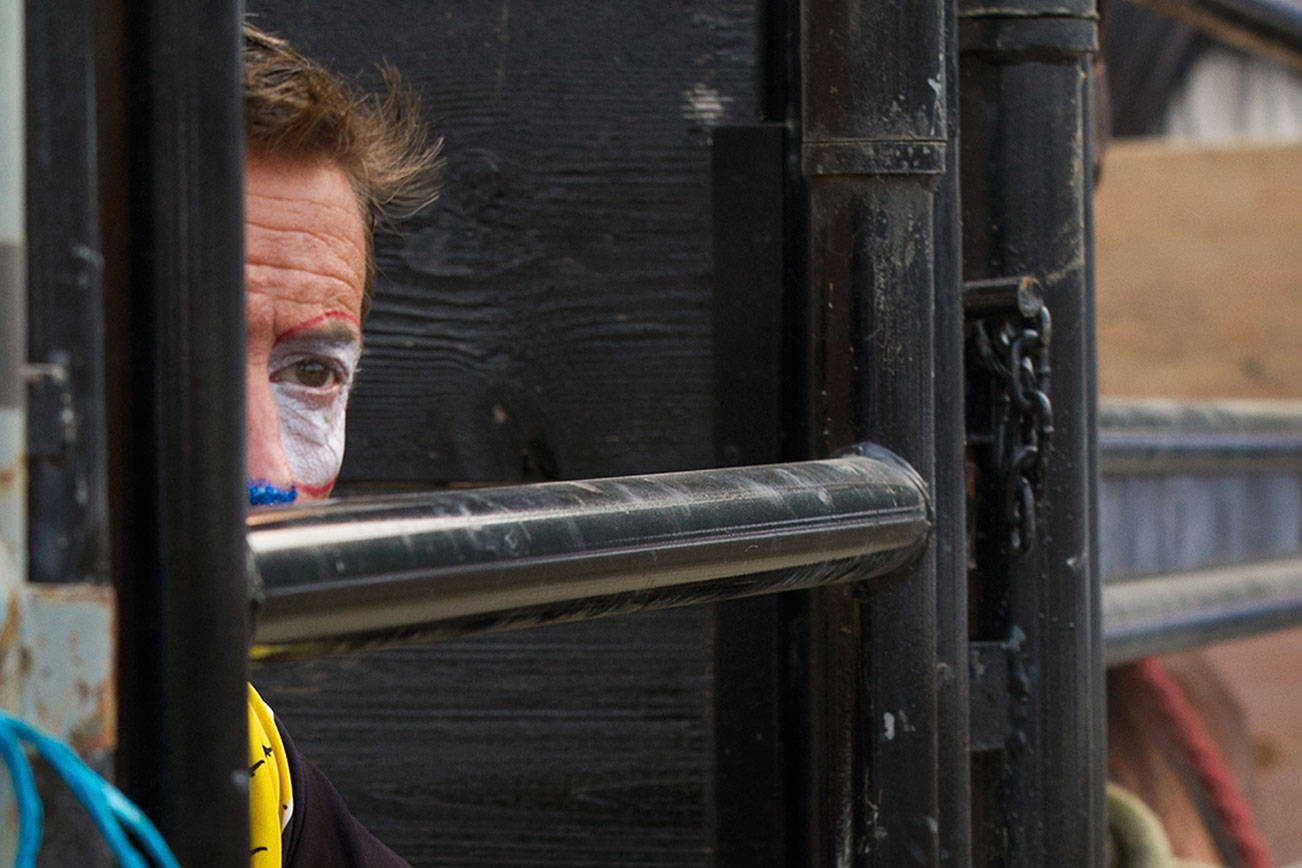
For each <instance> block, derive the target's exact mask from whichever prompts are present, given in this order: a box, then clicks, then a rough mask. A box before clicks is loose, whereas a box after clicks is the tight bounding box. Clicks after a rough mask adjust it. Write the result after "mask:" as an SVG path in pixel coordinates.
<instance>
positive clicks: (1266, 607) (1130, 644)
mask: <svg viewBox="0 0 1302 868" xmlns="http://www.w3.org/2000/svg"><path fill="white" fill-rule="evenodd" d="M1299 624H1302V557H1296V558H1289V559H1285V560H1278V561H1267V562H1262V563H1254V564H1239V565H1235V566H1232V567H1224V568H1220V569H1210V570H1198V571H1195V572H1189V573H1168V574H1165V575H1160V576H1149V577H1142V578H1136V579H1129V580H1127V581H1122V582H1112V583H1109V584H1105V585H1104V586H1103V645H1104V659H1105V660H1106V662H1107V664H1108V665H1109V666H1111V665H1113V664H1117V663H1125V662H1128V661H1131V660H1137V659H1139V658H1140V657H1147V656H1150V655H1153V654H1167V653H1170V652H1172V651H1182V650H1187V649H1190V648H1195V647H1199V646H1202V645H1209V644H1212V643H1215V642H1223V641H1225V640H1227V639H1236V638H1240V637H1243V636H1250V635H1254V634H1257V633H1265V632H1270V631H1272V630H1280V629H1284V628H1286V627H1292V626H1296V625H1299Z"/></svg>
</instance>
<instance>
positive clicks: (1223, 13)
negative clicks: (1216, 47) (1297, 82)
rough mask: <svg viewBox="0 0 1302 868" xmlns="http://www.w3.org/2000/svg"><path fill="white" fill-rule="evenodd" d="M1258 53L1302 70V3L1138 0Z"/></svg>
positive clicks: (1283, 0) (1282, 0) (1285, 0)
mask: <svg viewBox="0 0 1302 868" xmlns="http://www.w3.org/2000/svg"><path fill="white" fill-rule="evenodd" d="M1135 2H1136V3H1137V4H1138V5H1140V6H1146V7H1148V8H1149V9H1152V10H1153V11H1154V12H1157V13H1159V14H1162V15H1166V16H1169V17H1171V18H1174V19H1176V20H1178V21H1183V22H1184V23H1186V24H1188V25H1190V26H1192V27H1196V28H1197V29H1199V30H1201V31H1203V32H1204V33H1207V34H1208V35H1210V36H1212V37H1214V38H1216V39H1219V40H1221V41H1222V42H1226V43H1228V44H1230V45H1234V46H1237V47H1238V48H1242V49H1243V50H1245V51H1250V52H1253V53H1256V54H1262V55H1265V56H1267V57H1272V58H1274V59H1276V60H1279V61H1281V62H1284V63H1288V64H1290V65H1292V66H1293V67H1294V68H1297V69H1302V6H1300V5H1299V4H1298V3H1297V2H1296V0H1135Z"/></svg>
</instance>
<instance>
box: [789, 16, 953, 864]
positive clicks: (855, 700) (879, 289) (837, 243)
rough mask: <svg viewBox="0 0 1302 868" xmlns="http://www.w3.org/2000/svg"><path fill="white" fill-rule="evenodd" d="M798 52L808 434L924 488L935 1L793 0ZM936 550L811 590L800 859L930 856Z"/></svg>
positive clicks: (938, 21) (940, 87)
mask: <svg viewBox="0 0 1302 868" xmlns="http://www.w3.org/2000/svg"><path fill="white" fill-rule="evenodd" d="M800 56H801V82H800V85H801V139H802V144H801V162H802V170H803V175H804V180H805V185H806V190H807V200H806V201H807V203H808V216H807V219H808V236H807V237H808V245H807V250H806V256H807V263H808V265H807V272H806V275H807V277H806V282H807V287H808V299H807V301H808V304H807V308H806V314H805V315H806V318H807V328H808V338H809V343H810V346H811V347H813V348H814V351H813V353H812V356H811V357H810V358H809V359H808V361H807V371H806V374H807V376H806V391H807V402H806V403H807V406H808V407H809V414H808V416H807V417H806V420H805V431H804V442H805V447H806V448H807V449H808V451H809V452H810V453H811V454H814V455H817V454H826V453H830V452H835V451H836V450H838V449H842V448H845V447H846V446H848V445H850V444H851V443H854V442H858V441H862V440H869V439H871V440H873V441H874V442H878V443H881V444H883V445H886V446H887V447H888V448H890V449H891V450H893V451H895V452H897V453H898V454H900V455H901V456H902V457H904V458H905V459H906V460H907V461H909V463H910V464H912V465H913V466H914V467H915V468H916V469H917V470H918V471H919V472H920V473H921V474H922V475H923V477H924V478H925V479H926V482H927V485H928V488H929V490H930V489H932V488H934V484H935V481H936V456H937V452H936V450H937V442H936V435H935V425H936V423H935V410H936V406H935V378H936V356H935V346H936V336H935V323H936V319H935V317H936V297H935V290H936V274H935V270H934V268H933V260H934V252H935V250H934V245H935V229H936V222H937V216H936V211H935V195H936V187H937V183H938V182H939V180H940V178H941V177H942V175H943V173H944V171H945V168H946V138H947V129H946V127H947V123H946V122H947V107H946V69H945V63H944V13H943V4H942V2H940V0H928V2H921V3H909V4H898V5H897V4H883V3H872V2H859V0H804V2H803V3H802V4H801V42H800ZM951 270H952V269H951ZM950 279H951V280H952V274H951V275H950ZM948 327H952V320H950V321H949V322H948ZM952 447H953V441H952V440H948V441H947V452H948V451H952ZM936 563H937V561H936V550H935V548H934V546H929V547H928V549H927V550H926V552H925V553H924V554H923V556H922V557H921V558H920V559H919V561H918V562H917V563H916V564H915V565H914V566H913V567H912V568H910V569H907V570H905V571H902V573H901V575H900V576H899V577H898V578H899V581H898V584H897V585H896V586H894V587H893V588H891V589H889V590H885V591H881V592H878V593H874V594H873V595H872V596H871V597H867V598H863V599H860V598H859V596H858V595H857V594H855V593H854V592H853V591H851V592H849V593H847V592H845V591H836V590H833V591H827V592H823V593H822V594H819V595H811V598H810V608H809V612H808V617H807V620H806V623H807V625H808V630H809V633H810V640H811V645H810V649H811V650H810V654H809V661H808V664H807V665H808V666H809V667H810V677H809V685H810V687H809V689H810V691H811V694H810V696H809V701H810V707H811V710H812V714H811V719H810V723H809V727H810V731H809V739H808V741H809V744H810V750H811V752H812V755H811V756H810V768H811V775H810V779H809V781H808V783H807V786H808V788H809V799H808V804H809V806H810V812H809V818H808V821H807V822H808V826H807V827H806V828H805V829H804V830H803V839H804V841H805V844H806V848H807V850H808V853H807V854H806V856H807V858H806V859H804V860H802V861H806V862H807V863H808V864H816V865H906V864H924V865H934V864H936V863H937V862H938V859H939V835H938V829H939V799H938V778H937V705H936V664H937V635H936V618H937V596H936V588H937V586H936Z"/></svg>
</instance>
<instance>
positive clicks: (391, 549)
mask: <svg viewBox="0 0 1302 868" xmlns="http://www.w3.org/2000/svg"><path fill="white" fill-rule="evenodd" d="M929 528H930V521H929V517H928V504H927V492H926V486H925V485H924V484H923V481H922V480H921V478H920V477H918V475H917V474H916V473H915V472H914V471H913V469H912V468H911V467H910V466H909V465H908V464H906V463H905V462H903V461H902V460H900V459H898V458H896V457H895V456H894V455H892V454H890V453H888V452H886V451H885V450H880V449H875V448H870V449H869V450H868V454H866V455H851V456H846V457H841V458H834V459H828V460H823V461H808V462H798V463H789V464H775V465H764V466H757V467H737V468H725V469H718V470H703V471H689V472H682V473H666V474H659V475H654V476H628V477H618V478H611V479H594V480H586V481H576V482H551V483H543V484H538V485H522V486H507V487H499V488H483V489H475V490H462V491H442V492H436V493H432V494H415V495H402V496H397V497H392V496H390V497H384V498H374V499H353V500H348V501H341V502H329V503H325V504H323V505H317V506H307V507H297V508H293V509H279V510H268V511H264V512H259V513H255V514H254V515H252V516H250V518H249V533H248V547H249V552H250V571H251V573H252V574H253V575H254V576H255V577H256V578H255V582H256V590H255V594H254V596H255V601H256V607H255V609H256V612H255V626H254V630H253V638H254V642H255V645H256V646H260V647H259V648H256V649H255V656H263V657H266V656H291V655H295V654H321V653H326V652H329V651H337V650H349V649H356V648H358V647H363V646H369V645H379V644H393V643H396V642H401V641H416V640H422V641H430V640H435V639H443V638H450V637H453V636H458V635H464V634H466V633H472V632H485V631H490V630H498V629H505V628H507V627H517V626H527V625H534V624H539V623H545V622H552V621H564V620H576V619H581V618H589V617H594V616H597V615H605V614H615V613H623V612H631V611H636V610H639V609H648V608H664V607H668V606H674V605H683V604H687V603H698V602H706V601H711V600H721V599H729V598H733V597H741V596H749V595H753V594H761V593H771V592H774V591H781V590H790V589H795V588H807V587H813V586H817V585H825V584H831V583H834V582H841V581H848V580H851V579H865V578H870V577H874V576H881V575H884V574H887V573H890V572H892V571H893V570H896V569H897V568H899V567H901V566H903V565H905V564H906V563H908V561H909V560H910V559H911V558H912V557H913V556H914V555H915V554H916V553H917V552H918V551H919V549H920V547H921V546H922V544H923V542H924V540H925V538H926V536H927V533H928V531H929Z"/></svg>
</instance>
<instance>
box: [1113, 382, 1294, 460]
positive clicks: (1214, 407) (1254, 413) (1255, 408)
mask: <svg viewBox="0 0 1302 868" xmlns="http://www.w3.org/2000/svg"><path fill="white" fill-rule="evenodd" d="M1099 459H1100V461H1099V463H1100V472H1101V473H1102V475H1103V476H1105V477H1109V476H1112V477H1116V476H1171V475H1176V474H1195V475H1208V474H1222V473H1278V472H1295V471H1302V403H1299V402H1296V401H1175V400H1168V399H1155V398H1142V399H1133V398H1132V399H1110V400H1107V401H1103V402H1101V403H1100V405H1099Z"/></svg>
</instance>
